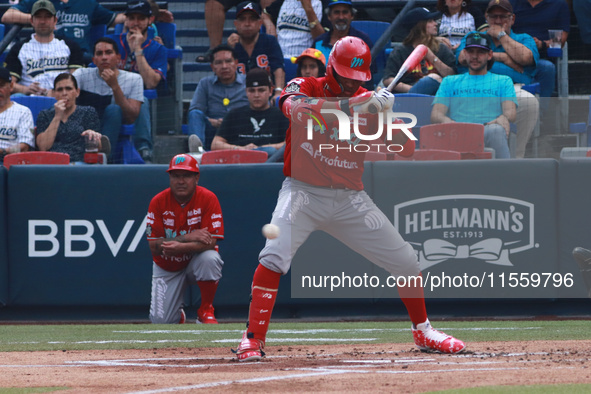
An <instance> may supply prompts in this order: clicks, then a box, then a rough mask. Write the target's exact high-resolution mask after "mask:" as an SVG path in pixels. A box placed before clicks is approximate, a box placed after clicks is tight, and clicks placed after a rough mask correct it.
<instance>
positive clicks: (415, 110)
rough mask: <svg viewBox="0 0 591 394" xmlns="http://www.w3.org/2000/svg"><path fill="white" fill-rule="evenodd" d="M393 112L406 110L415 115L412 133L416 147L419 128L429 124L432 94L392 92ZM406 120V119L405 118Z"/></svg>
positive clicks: (419, 138)
mask: <svg viewBox="0 0 591 394" xmlns="http://www.w3.org/2000/svg"><path fill="white" fill-rule="evenodd" d="M394 97H395V99H394V107H392V111H393V112H408V113H411V114H413V115H414V116H416V117H417V125H416V126H415V127H413V129H412V133H413V134H414V136H415V137H417V141H416V143H417V148H418V147H419V146H420V141H421V133H420V128H421V127H422V126H427V125H430V124H431V104H432V103H433V98H434V97H433V96H429V95H427V94H419V93H396V94H394ZM405 121H406V122H408V120H406V119H405Z"/></svg>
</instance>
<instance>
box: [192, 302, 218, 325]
mask: <svg viewBox="0 0 591 394" xmlns="http://www.w3.org/2000/svg"><path fill="white" fill-rule="evenodd" d="M197 323H202V324H218V321H217V320H216V318H215V316H214V315H213V306H211V305H210V306H209V307H207V308H199V309H198V310H197Z"/></svg>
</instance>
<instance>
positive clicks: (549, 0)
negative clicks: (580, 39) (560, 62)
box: [511, 0, 570, 109]
mask: <svg viewBox="0 0 591 394" xmlns="http://www.w3.org/2000/svg"><path fill="white" fill-rule="evenodd" d="M511 5H512V6H513V12H514V14H515V23H514V24H513V31H514V32H515V33H525V34H529V35H530V36H532V37H533V39H534V41H535V42H536V47H537V48H538V53H539V54H540V58H541V59H540V60H539V61H538V63H537V64H536V73H535V75H534V81H535V82H539V83H540V96H541V97H551V96H552V93H553V92H554V87H555V85H556V66H555V65H554V62H553V61H550V60H548V54H547V52H546V49H547V48H548V47H549V46H550V35H549V33H548V30H562V37H561V45H562V46H564V44H565V43H566V40H567V38H568V33H569V32H570V9H569V8H568V4H566V1H564V0H511ZM542 103H543V107H544V108H543V109H545V108H546V106H547V100H542Z"/></svg>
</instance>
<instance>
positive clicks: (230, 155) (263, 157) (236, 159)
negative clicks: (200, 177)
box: [201, 149, 268, 164]
mask: <svg viewBox="0 0 591 394" xmlns="http://www.w3.org/2000/svg"><path fill="white" fill-rule="evenodd" d="M267 158H268V155H267V152H263V151H259V150H241V149H222V150H212V151H209V152H205V153H204V154H203V156H201V164H242V163H264V162H266V161H267Z"/></svg>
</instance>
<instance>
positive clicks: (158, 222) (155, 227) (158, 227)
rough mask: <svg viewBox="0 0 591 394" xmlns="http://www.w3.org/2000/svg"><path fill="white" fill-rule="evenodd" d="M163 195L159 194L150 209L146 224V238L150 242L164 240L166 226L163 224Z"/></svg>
mask: <svg viewBox="0 0 591 394" xmlns="http://www.w3.org/2000/svg"><path fill="white" fill-rule="evenodd" d="M161 200H162V193H159V194H157V195H156V196H155V197H154V198H153V199H152V201H150V206H149V208H148V217H147V223H146V236H147V237H148V240H154V239H159V238H164V225H163V222H162V209H161V204H160V202H161Z"/></svg>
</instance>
